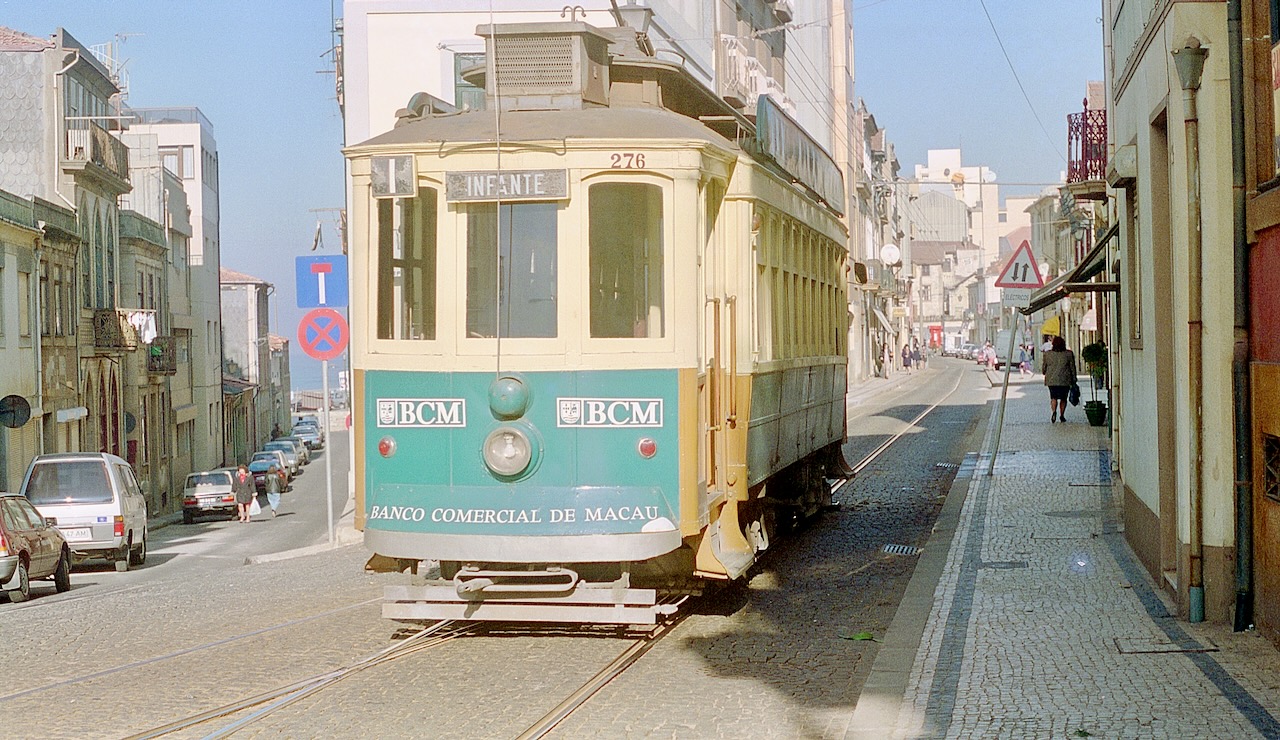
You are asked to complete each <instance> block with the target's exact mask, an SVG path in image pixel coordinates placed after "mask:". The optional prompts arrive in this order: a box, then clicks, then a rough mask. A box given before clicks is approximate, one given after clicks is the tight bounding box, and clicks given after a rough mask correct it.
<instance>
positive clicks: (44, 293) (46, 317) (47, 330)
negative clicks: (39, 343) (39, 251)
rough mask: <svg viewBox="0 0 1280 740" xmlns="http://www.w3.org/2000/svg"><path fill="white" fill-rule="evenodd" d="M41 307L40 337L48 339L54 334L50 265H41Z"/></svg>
mask: <svg viewBox="0 0 1280 740" xmlns="http://www.w3.org/2000/svg"><path fill="white" fill-rule="evenodd" d="M36 302H37V305H38V306H39V307H40V336H42V337H47V336H49V335H50V334H51V333H52V332H53V316H52V315H51V314H52V313H53V312H52V311H50V310H49V265H48V263H46V262H41V263H40V292H39V294H38V295H37V296H36Z"/></svg>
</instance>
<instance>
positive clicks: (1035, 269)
mask: <svg viewBox="0 0 1280 740" xmlns="http://www.w3.org/2000/svg"><path fill="white" fill-rule="evenodd" d="M996 287H997V288H999V289H1000V303H1001V305H1003V306H1007V307H1008V308H1009V315H1010V317H1011V318H1012V322H1011V324H1010V326H1009V354H1008V358H1009V359H1008V361H1007V362H1005V363H1004V384H1003V386H1002V387H1001V388H1000V411H999V418H997V419H996V437H995V442H994V445H993V447H992V448H991V460H990V461H989V462H988V463H987V477H988V478H989V477H991V475H992V474H993V473H994V472H995V469H996V455H997V454H998V453H999V452H1000V431H1001V430H1002V429H1003V428H1004V406H1005V402H1006V401H1007V400H1008V398H1009V371H1010V370H1012V369H1013V348H1014V346H1015V342H1016V341H1017V336H1018V309H1019V308H1026V307H1027V306H1030V305H1031V292H1032V291H1034V290H1036V289H1037V288H1042V287H1044V278H1042V277H1040V267H1039V266H1038V265H1036V257H1035V255H1034V254H1032V253H1031V244H1030V243H1029V242H1025V241H1024V242H1023V243H1021V244H1019V245H1018V248H1017V249H1016V250H1014V252H1013V256H1012V257H1010V258H1009V262H1008V264H1006V265H1005V266H1004V269H1003V270H1001V271H1000V277H999V278H997V279H996Z"/></svg>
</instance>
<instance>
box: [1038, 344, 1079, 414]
mask: <svg viewBox="0 0 1280 740" xmlns="http://www.w3.org/2000/svg"><path fill="white" fill-rule="evenodd" d="M1040 372H1042V373H1044V384H1045V385H1047V386H1049V422H1050V423H1053V422H1055V421H1066V420H1067V394H1069V393H1070V392H1071V386H1072V385H1073V384H1074V383H1075V382H1076V355H1075V353H1074V352H1072V351H1071V350H1069V349H1067V343H1066V341H1065V340H1064V339H1063V338H1062V337H1054V338H1053V349H1051V350H1049V351H1048V352H1041V353H1040Z"/></svg>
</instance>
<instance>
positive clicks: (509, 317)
mask: <svg viewBox="0 0 1280 740" xmlns="http://www.w3.org/2000/svg"><path fill="white" fill-rule="evenodd" d="M558 210H559V207H558V206H557V205H556V204H555V203H513V204H502V205H501V206H499V205H498V204H495V203H484V204H478V205H473V206H471V207H470V208H468V209H467V336H469V337H493V336H497V335H498V333H499V332H500V333H501V336H503V337H520V338H533V337H554V336H556V260H557V256H556V215H557V212H558ZM499 286H500V287H501V289H500V290H499ZM499 318H501V324H500V325H499V323H498V320H499Z"/></svg>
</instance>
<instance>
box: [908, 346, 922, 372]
mask: <svg viewBox="0 0 1280 740" xmlns="http://www.w3.org/2000/svg"><path fill="white" fill-rule="evenodd" d="M922 359H923V358H921V356H920V345H919V344H917V345H915V346H914V347H912V348H911V364H912V365H914V366H915V368H916V369H917V370H921V369H923V368H924V365H923V364H922Z"/></svg>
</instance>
